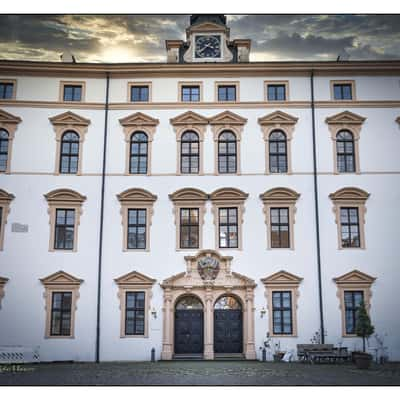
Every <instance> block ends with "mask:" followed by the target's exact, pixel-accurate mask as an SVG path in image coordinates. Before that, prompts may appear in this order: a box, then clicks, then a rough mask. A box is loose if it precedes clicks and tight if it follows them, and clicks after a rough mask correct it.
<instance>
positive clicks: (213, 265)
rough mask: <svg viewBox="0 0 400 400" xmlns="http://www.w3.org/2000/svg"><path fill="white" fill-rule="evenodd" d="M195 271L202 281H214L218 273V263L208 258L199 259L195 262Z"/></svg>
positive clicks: (214, 259)
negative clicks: (196, 270)
mask: <svg viewBox="0 0 400 400" xmlns="http://www.w3.org/2000/svg"><path fill="white" fill-rule="evenodd" d="M197 269H198V271H199V274H200V276H201V278H202V279H204V280H206V281H209V280H214V279H215V278H216V277H217V275H218V272H219V261H218V260H217V259H216V258H213V257H210V256H206V257H203V258H200V260H199V261H198V262H197Z"/></svg>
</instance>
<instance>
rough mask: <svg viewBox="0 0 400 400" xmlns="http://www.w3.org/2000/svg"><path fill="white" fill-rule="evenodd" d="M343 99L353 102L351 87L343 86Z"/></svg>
mask: <svg viewBox="0 0 400 400" xmlns="http://www.w3.org/2000/svg"><path fill="white" fill-rule="evenodd" d="M343 99H345V100H351V86H350V85H343Z"/></svg>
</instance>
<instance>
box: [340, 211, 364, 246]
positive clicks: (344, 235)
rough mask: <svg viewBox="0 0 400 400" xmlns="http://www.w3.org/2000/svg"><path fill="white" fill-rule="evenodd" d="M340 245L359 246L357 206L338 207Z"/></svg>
mask: <svg viewBox="0 0 400 400" xmlns="http://www.w3.org/2000/svg"><path fill="white" fill-rule="evenodd" d="M340 229H341V239H342V247H360V226H359V219H358V208H357V207H340Z"/></svg>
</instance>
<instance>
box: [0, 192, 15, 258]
mask: <svg viewBox="0 0 400 400" xmlns="http://www.w3.org/2000/svg"><path fill="white" fill-rule="evenodd" d="M14 198H15V196H14V195H13V194H11V193H7V192H6V191H5V190H3V189H0V251H1V250H3V244H4V231H5V228H6V223H7V217H8V214H9V213H10V203H11V201H12V200H13V199H14Z"/></svg>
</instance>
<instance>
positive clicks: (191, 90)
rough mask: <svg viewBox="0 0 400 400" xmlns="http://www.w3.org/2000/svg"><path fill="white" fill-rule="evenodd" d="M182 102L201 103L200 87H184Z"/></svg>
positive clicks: (182, 88) (182, 89)
mask: <svg viewBox="0 0 400 400" xmlns="http://www.w3.org/2000/svg"><path fill="white" fill-rule="evenodd" d="M181 99H182V101H200V86H182V87H181Z"/></svg>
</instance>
